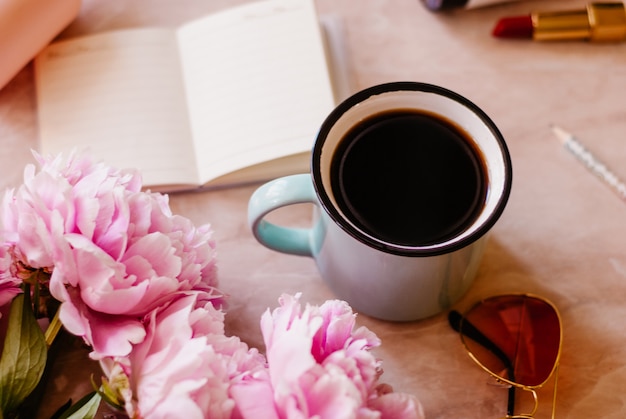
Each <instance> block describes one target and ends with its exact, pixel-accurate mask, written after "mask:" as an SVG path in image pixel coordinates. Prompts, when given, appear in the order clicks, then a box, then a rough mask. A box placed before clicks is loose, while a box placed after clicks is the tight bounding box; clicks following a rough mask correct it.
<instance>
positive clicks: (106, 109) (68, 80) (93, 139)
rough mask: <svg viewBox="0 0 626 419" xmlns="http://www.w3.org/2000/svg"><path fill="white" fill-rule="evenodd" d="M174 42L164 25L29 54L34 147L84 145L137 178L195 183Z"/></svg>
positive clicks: (57, 148)
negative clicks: (33, 98)
mask: <svg viewBox="0 0 626 419" xmlns="http://www.w3.org/2000/svg"><path fill="white" fill-rule="evenodd" d="M177 48H178V46H177V44H176V37H175V33H174V32H173V31H171V30H168V29H133V30H124V31H115V32H109V33H103V34H97V35H91V36H86V37H80V38H75V39H71V40H67V41H61V42H58V43H55V44H52V45H51V46H49V47H48V48H47V49H46V50H44V52H43V53H42V54H40V55H39V56H38V57H37V59H36V82H37V96H38V112H39V125H40V138H41V151H42V152H43V153H58V152H62V151H63V152H66V151H68V150H71V149H73V148H77V149H79V150H82V149H87V150H89V151H90V152H91V153H92V154H93V156H95V157H96V158H97V159H99V160H100V159H101V160H103V161H105V162H106V163H107V164H110V165H111V166H113V167H118V168H137V169H140V170H141V172H142V175H143V178H144V184H149V185H161V184H197V183H198V176H197V171H196V169H195V166H194V163H195V157H194V156H193V146H192V144H191V133H190V127H189V119H188V114H187V104H186V101H185V93H184V90H183V89H184V88H183V83H182V77H181V70H180V60H179V56H178V50H177Z"/></svg>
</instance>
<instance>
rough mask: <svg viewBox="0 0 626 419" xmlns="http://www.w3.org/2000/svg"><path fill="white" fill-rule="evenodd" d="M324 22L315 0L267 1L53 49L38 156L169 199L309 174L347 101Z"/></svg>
mask: <svg viewBox="0 0 626 419" xmlns="http://www.w3.org/2000/svg"><path fill="white" fill-rule="evenodd" d="M324 22H325V23H326V25H324V26H323V27H324V28H325V29H326V30H324V29H322V26H321V25H320V19H318V16H317V13H316V10H315V6H314V3H313V0H264V1H259V2H254V3H250V4H246V5H243V6H238V7H236V8H231V9H226V10H224V11H221V12H218V13H215V14H211V15H209V16H206V17H203V18H201V19H198V20H195V21H192V22H189V23H186V24H184V25H182V26H181V27H179V28H176V29H167V28H139V29H128V30H118V31H112V32H106V33H100V34H95V35H87V36H82V37H78V38H73V39H68V40H62V41H59V42H56V43H53V44H51V45H50V46H48V47H47V48H46V49H45V50H44V51H42V52H41V54H40V55H39V56H38V57H37V58H36V60H35V78H36V89H37V100H38V115H39V128H40V146H41V152H42V153H44V154H48V153H58V152H66V153H67V152H69V151H71V150H72V149H78V150H87V151H89V152H90V153H92V155H93V156H94V157H95V158H96V159H98V160H103V161H104V162H106V163H107V164H110V165H111V166H114V167H117V168H136V169H139V170H140V171H141V173H142V176H143V179H144V185H145V186H147V187H149V188H150V189H152V190H162V191H175V190H180V189H194V188H198V187H215V186H220V185H222V186H223V185H232V184H238V183H246V182H251V181H260V180H266V179H270V178H274V177H278V176H282V175H285V174H289V173H297V172H306V171H308V170H309V156H310V150H311V148H312V145H313V142H314V139H315V135H316V133H317V130H318V128H319V126H320V125H321V123H322V122H323V120H324V118H325V117H326V115H327V114H328V113H329V112H330V111H331V110H332V108H333V107H334V106H335V104H336V103H337V101H338V100H340V99H341V98H342V97H343V96H346V94H347V93H348V90H347V89H349V88H348V87H347V85H348V82H347V79H346V74H347V73H346V71H345V66H343V63H342V62H341V57H342V54H341V53H340V52H339V50H338V49H340V48H341V40H340V39H338V37H337V36H336V35H337V34H338V30H337V27H336V20H333V19H330V20H327V21H324ZM325 34H327V35H330V36H325ZM329 47H330V48H329ZM333 57H334V59H333ZM333 74H334V76H333Z"/></svg>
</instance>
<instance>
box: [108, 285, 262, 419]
mask: <svg viewBox="0 0 626 419" xmlns="http://www.w3.org/2000/svg"><path fill="white" fill-rule="evenodd" d="M223 321H224V315H223V313H222V312H221V311H219V310H217V309H216V308H215V307H214V306H213V304H212V303H211V299H210V298H207V296H206V295H204V293H201V292H200V293H197V292H195V293H190V294H188V295H184V296H182V297H180V298H179V299H177V300H176V301H174V302H173V303H172V304H170V305H169V306H167V307H166V308H164V309H159V310H155V311H154V312H153V313H151V315H150V318H149V320H148V326H147V336H146V338H145V339H144V340H143V341H142V342H141V343H139V344H137V345H136V346H135V347H134V348H133V351H132V352H131V354H130V355H129V356H128V357H126V358H117V359H111V358H107V359H105V360H103V361H101V363H102V364H103V367H104V368H103V370H104V371H105V372H108V377H109V379H108V381H109V382H110V383H128V387H127V388H123V387H122V388H120V387H119V386H118V387H117V388H116V389H115V390H116V391H117V392H118V394H120V395H121V397H122V398H123V399H124V400H123V403H124V405H125V409H126V413H127V414H128V415H129V416H130V417H132V418H171V417H179V416H180V415H181V413H182V412H184V415H185V418H188V419H192V418H198V419H201V418H207V417H210V418H229V417H230V416H231V413H232V411H233V409H234V407H235V402H234V400H233V399H232V398H231V397H230V395H229V386H230V383H231V381H241V380H244V379H245V376H246V375H249V374H253V373H254V372H255V371H258V370H262V369H263V368H264V359H263V358H262V357H261V356H260V355H259V354H258V352H257V351H256V350H249V349H248V347H247V346H246V345H245V344H244V343H242V342H241V341H240V340H239V339H238V338H236V337H226V335H225V334H224V325H223Z"/></svg>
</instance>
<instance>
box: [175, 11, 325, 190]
mask: <svg viewBox="0 0 626 419" xmlns="http://www.w3.org/2000/svg"><path fill="white" fill-rule="evenodd" d="M178 35H179V46H180V51H181V57H182V63H183V73H184V80H185V83H186V86H187V88H186V90H187V98H188V103H189V106H188V107H189V109H190V119H191V127H192V133H193V138H194V144H195V149H196V157H197V158H198V168H199V171H200V175H201V178H202V179H204V180H208V179H212V178H214V177H217V176H220V175H223V174H225V173H228V172H230V171H232V170H236V169H239V168H243V167H246V166H250V165H253V164H257V163H261V162H264V161H266V160H269V159H272V158H275V157H277V156H284V155H287V154H292V153H301V152H308V151H310V149H311V148H312V145H313V142H314V140H315V136H316V134H317V130H318V129H319V127H320V125H321V123H322V121H323V120H324V118H325V116H326V115H327V114H328V113H329V112H330V111H331V110H332V108H333V107H334V98H333V91H332V85H331V80H330V78H329V71H328V68H327V62H326V58H325V51H324V46H323V40H322V35H321V31H320V27H319V22H318V20H317V14H316V11H315V9H314V4H313V1H312V0H302V1H294V0H282V1H272V2H258V3H255V4H253V5H252V6H250V5H247V6H244V8H241V7H240V8H236V9H229V10H227V11H225V12H221V13H219V14H215V15H211V16H209V17H208V18H205V19H200V20H197V21H194V22H190V23H188V24H186V25H184V26H183V27H181V28H180V29H179V31H178Z"/></svg>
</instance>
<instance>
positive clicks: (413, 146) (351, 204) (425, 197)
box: [331, 109, 488, 246]
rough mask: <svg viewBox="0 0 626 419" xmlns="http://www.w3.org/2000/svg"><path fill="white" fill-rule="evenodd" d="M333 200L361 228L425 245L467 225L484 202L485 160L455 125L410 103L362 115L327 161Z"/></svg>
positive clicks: (389, 239) (401, 241) (397, 241)
mask: <svg viewBox="0 0 626 419" xmlns="http://www.w3.org/2000/svg"><path fill="white" fill-rule="evenodd" d="M331 173H332V176H331V182H332V189H333V194H334V196H335V198H336V200H337V205H338V206H339V208H341V210H342V212H343V213H344V214H345V216H346V217H347V218H348V219H350V220H351V221H352V222H353V223H354V224H355V225H356V226H357V227H358V228H359V229H361V230H363V231H365V232H366V233H367V234H370V235H372V236H374V237H377V238H378V239H380V240H383V241H385V242H388V243H393V244H397V245H401V246H427V245H431V244H434V243H440V242H444V241H446V240H448V239H450V238H452V237H455V236H456V235H458V234H459V233H461V232H462V231H464V230H465V229H466V228H467V227H468V226H470V225H471V224H472V223H473V222H474V220H475V219H476V217H477V216H478V214H479V213H480V211H481V209H482V208H483V205H484V203H485V199H486V194H487V190H486V189H487V187H486V185H487V184H488V181H487V178H486V176H487V175H486V168H485V163H484V158H483V156H482V155H481V153H480V151H479V150H477V148H476V147H475V146H474V142H473V141H472V140H471V139H470V138H469V136H468V134H466V133H465V132H464V131H463V130H461V129H460V128H459V127H457V126H456V125H454V124H453V123H451V122H450V121H447V120H444V119H442V117H440V116H438V115H434V114H430V113H426V112H423V111H417V110H413V109H407V110H391V111H385V112H382V113H378V114H375V115H372V116H369V117H368V118H366V119H364V120H363V121H360V122H359V123H358V124H356V125H355V126H354V127H352V128H351V129H350V130H349V131H348V132H347V133H346V134H345V135H344V136H343V138H342V139H341V141H340V143H339V145H338V147H337V149H336V150H335V154H334V156H333V160H332V163H331Z"/></svg>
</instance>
